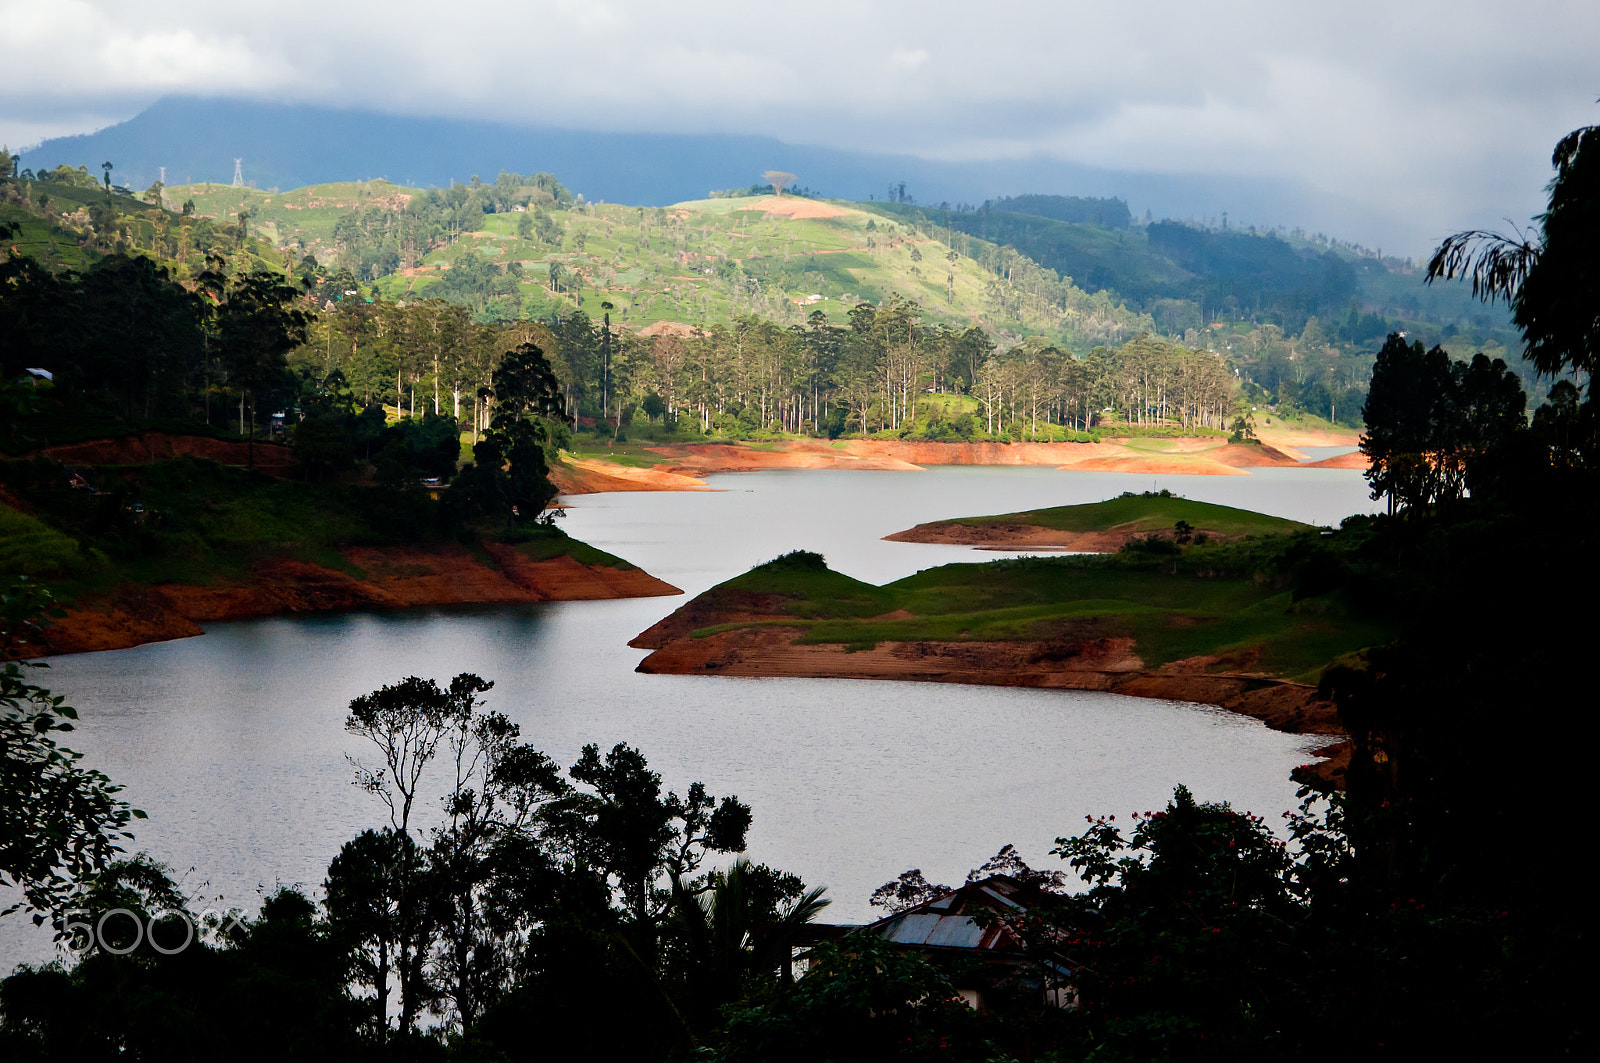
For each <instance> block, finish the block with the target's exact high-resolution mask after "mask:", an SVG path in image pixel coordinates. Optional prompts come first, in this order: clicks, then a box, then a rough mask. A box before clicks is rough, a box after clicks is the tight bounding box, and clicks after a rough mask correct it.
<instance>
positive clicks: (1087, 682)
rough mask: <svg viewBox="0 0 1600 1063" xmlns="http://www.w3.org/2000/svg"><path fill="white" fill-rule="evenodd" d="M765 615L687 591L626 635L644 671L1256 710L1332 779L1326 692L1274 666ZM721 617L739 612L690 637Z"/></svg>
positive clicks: (1336, 745) (1336, 757)
mask: <svg viewBox="0 0 1600 1063" xmlns="http://www.w3.org/2000/svg"><path fill="white" fill-rule="evenodd" d="M783 620H784V617H783V616H781V615H777V614H771V615H769V614H768V613H767V611H766V610H765V608H764V607H763V603H762V602H761V601H760V600H759V597H758V596H750V600H749V601H748V602H746V603H744V607H740V608H735V609H729V608H726V607H724V608H723V609H720V610H717V611H713V610H712V609H710V608H709V607H707V606H704V605H699V606H698V607H697V604H696V603H694V602H691V603H689V604H687V605H685V606H684V607H682V608H680V609H679V610H678V611H677V612H675V613H674V614H672V615H671V616H669V617H667V618H665V619H663V620H661V621H659V622H658V623H656V624H655V625H653V626H652V627H651V628H649V629H648V630H646V631H644V632H642V633H641V634H639V635H638V636H637V637H635V638H634V639H633V641H631V642H630V643H629V645H630V646H634V647H636V648H640V649H648V650H651V651H652V652H651V653H650V654H649V655H648V656H646V657H645V658H644V659H643V660H642V661H641V662H640V663H639V665H638V670H639V671H640V672H645V673H649V674H664V675H724V676H741V677H749V678H794V679H881V680H899V681H902V682H906V681H910V682H929V683H966V684H973V685H981V686H1005V687H1036V688H1043V689H1054V690H1098V691H1105V692H1107V693H1113V694H1124V695H1129V696H1132V697H1144V698H1159V699H1162V700H1168V701H1187V702H1196V703H1199V704H1204V705H1213V706H1216V707H1218V708H1221V709H1225V710H1227V711H1229V712H1235V713H1239V714H1240V715H1244V716H1249V717H1251V718H1253V719H1257V720H1260V721H1261V722H1262V723H1264V724H1266V725H1267V726H1268V727H1270V728H1272V729H1273V730H1275V731H1282V732H1285V733H1288V734H1300V735H1325V736H1328V738H1329V739H1330V742H1329V743H1328V744H1327V745H1325V746H1324V747H1322V748H1319V749H1317V750H1316V751H1315V753H1314V754H1313V755H1314V756H1316V757H1318V758H1322V759H1320V760H1318V761H1316V762H1314V763H1312V764H1308V765H1303V766H1301V767H1300V768H1298V769H1296V774H1295V778H1297V779H1299V780H1300V781H1303V782H1317V783H1319V784H1323V785H1329V786H1334V787H1339V786H1341V785H1342V784H1343V777H1344V771H1345V767H1346V765H1347V764H1348V762H1349V745H1348V742H1345V741H1343V738H1344V731H1343V729H1342V727H1341V726H1340V724H1339V719H1338V714H1337V712H1336V710H1335V708H1334V705H1333V704H1332V702H1330V701H1328V700H1326V699H1324V698H1321V697H1319V696H1318V694H1317V689H1316V687H1313V686H1309V685H1307V684H1304V683H1295V682H1290V681H1288V680H1283V679H1277V678H1273V677H1271V676H1265V675H1260V674H1252V673H1247V672H1234V671H1216V672H1213V671H1208V669H1209V668H1213V667H1216V666H1217V665H1218V664H1220V663H1221V662H1219V661H1217V660H1216V659H1214V658H1205V657H1201V658H1193V659H1190V660H1185V661H1176V662H1172V663H1170V664H1167V665H1163V666H1161V667H1158V668H1149V667H1147V666H1146V665H1145V663H1144V661H1142V660H1141V659H1140V658H1139V656H1138V654H1137V652H1136V650H1137V647H1136V646H1135V645H1134V643H1133V640H1131V639H1119V638H1102V639H1092V640H1084V641H1075V642H1074V641H1060V640H1055V641H1049V640H1039V641H1008V642H980V641H968V640H956V641H950V640H926V641H915V642H880V643H878V644H877V645H875V646H873V647H872V648H870V649H860V648H849V647H846V646H843V645H838V644H831V643H824V644H807V643H803V642H801V641H800V639H801V636H802V635H803V634H804V632H803V630H802V629H800V628H798V627H793V626H786V625H785V624H784V623H783ZM722 624H746V625H751V626H739V627H732V628H729V629H727V630H721V631H714V632H712V633H710V634H704V635H702V636H701V637H698V638H697V637H695V635H694V632H696V631H704V630H705V629H707V628H715V627H717V626H719V625H722Z"/></svg>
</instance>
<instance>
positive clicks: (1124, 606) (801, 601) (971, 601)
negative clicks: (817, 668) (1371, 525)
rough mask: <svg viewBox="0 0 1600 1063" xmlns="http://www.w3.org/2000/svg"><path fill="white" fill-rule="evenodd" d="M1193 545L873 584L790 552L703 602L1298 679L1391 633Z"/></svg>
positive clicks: (810, 619) (796, 620) (858, 635)
mask: <svg viewBox="0 0 1600 1063" xmlns="http://www.w3.org/2000/svg"><path fill="white" fill-rule="evenodd" d="M1207 549H1208V548H1190V551H1191V552H1193V553H1194V555H1195V556H1194V557H1193V558H1192V559H1191V564H1190V565H1187V566H1184V567H1183V568H1182V569H1181V570H1179V571H1173V570H1172V569H1168V568H1166V567H1164V566H1150V565H1145V564H1140V563H1133V562H1128V561H1124V560H1122V559H1119V558H1116V557H1112V558H1083V557H1059V558H1018V559H1014V560H1006V561H994V562H990V563H988V564H956V565H945V566H942V567H940V568H934V569H928V570H925V571H923V572H919V573H917V574H916V575H914V576H909V577H907V578H905V579H902V580H898V581H896V582H894V583H890V584H887V585H886V586H883V587H875V586H873V585H871V584H867V583H862V582H860V581H858V580H854V579H851V578H850V577H848V576H845V575H843V574H841V573H837V572H833V571H832V570H830V569H828V568H827V567H826V565H825V564H824V563H823V562H822V559H821V558H819V557H817V556H816V555H814V554H810V555H790V556H789V557H787V558H780V559H778V560H777V561H773V562H769V563H768V564H766V565H762V566H759V567H757V568H755V569H753V570H751V571H750V572H747V573H745V574H744V575H741V576H738V577H736V578H734V579H732V580H729V581H728V582H727V583H724V584H722V585H720V586H719V587H717V588H713V589H712V590H711V591H708V592H707V594H706V598H707V599H708V601H709V602H710V603H711V604H712V605H713V607H714V606H715V603H716V602H717V600H718V597H719V596H722V595H723V592H725V591H735V592H739V591H742V592H748V593H753V594H759V595H762V596H763V600H764V601H766V602H768V603H770V604H769V605H768V606H766V607H765V608H766V609H771V610H774V611H776V612H777V613H778V614H779V615H781V616H783V617H785V618H786V619H784V620H782V621H781V623H783V624H784V625H785V626H794V627H800V628H802V629H803V633H802V635H801V638H800V641H801V642H803V643H832V644H841V645H845V646H849V647H852V648H868V647H871V646H874V645H877V644H878V643H880V642H919V641H925V640H940V641H945V640H948V641H968V640H970V641H975V642H984V641H1002V642H1009V641H1036V640H1069V641H1080V640H1093V639H1099V638H1132V639H1133V640H1134V644H1135V651H1136V652H1137V653H1138V654H1139V656H1140V657H1141V658H1142V659H1143V660H1144V662H1145V665H1146V667H1151V668H1155V667H1159V666H1161V665H1163V664H1167V663H1170V662H1173V661H1178V660H1184V659H1187V658H1192V657H1198V656H1212V657H1217V658H1219V659H1220V660H1219V662H1218V665H1219V667H1222V668H1225V669H1229V670H1240V671H1248V672H1252V673H1260V674H1263V675H1268V676H1273V677H1278V678H1287V679H1298V680H1301V681H1312V682H1314V681H1315V680H1316V678H1317V676H1318V675H1320V673H1321V671H1322V669H1323V668H1324V667H1326V666H1327V665H1328V664H1329V663H1331V662H1332V661H1334V660H1336V659H1337V658H1340V657H1342V656H1344V655H1347V654H1350V653H1353V652H1356V651H1358V650H1361V649H1363V648H1365V647H1367V646H1371V645H1374V644H1377V643H1381V642H1384V641H1387V640H1388V639H1389V638H1392V637H1393V635H1394V628H1393V626H1392V625H1390V624H1388V623H1386V622H1383V621H1381V620H1375V619H1372V618H1369V617H1363V616H1360V615H1358V614H1357V613H1356V612H1354V611H1353V610H1351V609H1350V608H1349V607H1348V606H1347V605H1346V603H1345V602H1344V601H1343V600H1342V598H1341V597H1340V596H1339V595H1337V594H1333V595H1326V596H1312V597H1306V598H1301V599H1299V600H1296V599H1295V597H1294V595H1293V593H1292V591H1291V590H1290V589H1289V588H1288V587H1286V586H1284V585H1283V584H1282V581H1280V580H1275V579H1264V578H1261V574H1260V573H1258V572H1250V573H1240V574H1237V575H1234V576H1227V577H1218V576H1200V575H1196V574H1194V569H1195V568H1196V567H1197V566H1198V567H1200V568H1203V567H1204V566H1205V561H1204V553H1205V551H1206V550H1207ZM1210 549H1212V550H1216V549H1218V548H1210ZM773 622H774V621H766V623H769V624H770V623H773ZM741 626H748V625H747V624H746V623H745V622H729V623H724V624H720V625H716V626H712V627H707V628H703V629H701V630H699V631H696V632H695V633H694V634H695V635H696V636H697V637H699V636H705V635H709V634H713V633H716V632H719V631H726V630H729V629H730V628H737V627H741Z"/></svg>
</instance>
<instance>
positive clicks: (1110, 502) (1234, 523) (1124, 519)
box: [945, 492, 1310, 538]
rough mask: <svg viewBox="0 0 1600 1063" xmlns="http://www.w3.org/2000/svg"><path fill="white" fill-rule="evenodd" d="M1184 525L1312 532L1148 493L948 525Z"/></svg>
mask: <svg viewBox="0 0 1600 1063" xmlns="http://www.w3.org/2000/svg"><path fill="white" fill-rule="evenodd" d="M1180 520H1182V521H1187V522H1188V523H1189V524H1190V525H1192V526H1193V527H1194V528H1195V529H1196V530H1197V531H1204V532H1208V533H1210V534H1213V535H1223V536H1228V537H1230V538H1231V537H1235V536H1241V535H1281V534H1285V533H1288V532H1295V531H1304V530H1305V529H1307V528H1308V527H1310V525H1306V524H1301V523H1300V522H1298V521H1293V520H1286V519H1284V518H1283V517H1272V516H1268V515H1267V514H1265V513H1255V512H1252V511H1250V510H1248V509H1235V508H1233V507H1232V506H1219V505H1216V504H1214V503H1211V502H1196V501H1194V500H1193V499H1188V498H1182V497H1179V496H1177V495H1163V494H1152V493H1148V492H1147V493H1145V494H1142V495H1135V494H1123V495H1120V496H1118V497H1116V498H1110V499H1107V500H1106V501H1104V502H1089V503H1086V504H1083V505H1077V506H1055V507H1052V508H1050V509H1034V510H1026V511H1023V512H1021V513H1001V514H998V515H996V516H991V517H957V518H955V519H954V520H951V521H948V522H945V523H950V524H961V525H964V526H966V527H969V528H981V527H985V526H989V525H1007V524H1027V525H1033V526H1034V527H1039V528H1049V529H1052V530H1053V531H1064V532H1108V531H1130V532H1157V531H1171V530H1172V528H1173V525H1175V524H1176V523H1177V522H1178V521H1180Z"/></svg>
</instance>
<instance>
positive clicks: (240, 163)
mask: <svg viewBox="0 0 1600 1063" xmlns="http://www.w3.org/2000/svg"><path fill="white" fill-rule="evenodd" d="M233 187H235V188H243V187H244V160H243V159H234V160H233Z"/></svg>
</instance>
